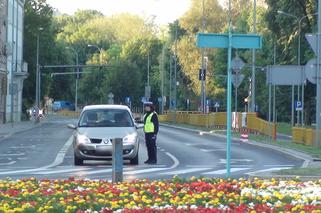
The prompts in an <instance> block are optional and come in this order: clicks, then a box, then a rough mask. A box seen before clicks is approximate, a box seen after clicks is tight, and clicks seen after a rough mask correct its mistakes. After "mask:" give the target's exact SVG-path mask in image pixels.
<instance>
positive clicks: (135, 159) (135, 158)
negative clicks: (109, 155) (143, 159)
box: [130, 153, 138, 165]
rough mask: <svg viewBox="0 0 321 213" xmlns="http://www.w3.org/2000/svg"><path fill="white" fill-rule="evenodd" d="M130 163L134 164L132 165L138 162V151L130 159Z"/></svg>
mask: <svg viewBox="0 0 321 213" xmlns="http://www.w3.org/2000/svg"><path fill="white" fill-rule="evenodd" d="M130 164H132V165H137V164H138V153H137V155H136V156H135V157H134V158H133V159H130Z"/></svg>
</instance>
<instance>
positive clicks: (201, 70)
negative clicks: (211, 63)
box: [198, 69, 206, 81]
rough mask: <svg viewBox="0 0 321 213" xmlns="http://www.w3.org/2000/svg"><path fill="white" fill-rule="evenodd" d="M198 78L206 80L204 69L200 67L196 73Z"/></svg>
mask: <svg viewBox="0 0 321 213" xmlns="http://www.w3.org/2000/svg"><path fill="white" fill-rule="evenodd" d="M198 80H200V81H205V80H206V69H200V70H199V73H198Z"/></svg>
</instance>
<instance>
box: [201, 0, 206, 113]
mask: <svg viewBox="0 0 321 213" xmlns="http://www.w3.org/2000/svg"><path fill="white" fill-rule="evenodd" d="M204 31H205V17H204V0H203V1H202V32H203V33H204ZM204 51H205V50H204V48H202V49H201V57H202V73H204V68H205V63H204V55H205V53H204ZM205 78H206V76H205V75H204V77H203V78H202V79H201V107H202V112H203V113H205V112H206V111H205Z"/></svg>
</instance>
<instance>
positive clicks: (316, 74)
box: [305, 0, 321, 147]
mask: <svg viewBox="0 0 321 213" xmlns="http://www.w3.org/2000/svg"><path fill="white" fill-rule="evenodd" d="M318 2H319V6H318V33H317V34H306V36H305V38H306V39H307V40H308V42H309V44H310V46H311V48H312V50H313V52H314V53H315V55H316V56H317V58H316V60H313V59H312V60H313V61H312V60H310V61H309V62H308V64H307V66H308V67H307V69H308V72H307V78H308V79H309V81H311V82H312V83H314V84H316V85H317V86H316V90H317V91H316V94H317V96H316V110H315V111H316V113H315V119H316V131H315V141H314V144H313V146H314V147H320V125H321V75H320V59H321V58H320V53H321V42H320V33H321V5H320V4H321V0H319V1H318ZM311 64H312V66H311Z"/></svg>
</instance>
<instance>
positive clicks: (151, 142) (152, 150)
mask: <svg viewBox="0 0 321 213" xmlns="http://www.w3.org/2000/svg"><path fill="white" fill-rule="evenodd" d="M145 141H146V147H147V154H148V160H149V161H153V162H155V163H156V162H157V147H156V135H155V134H148V133H147V134H145Z"/></svg>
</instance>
